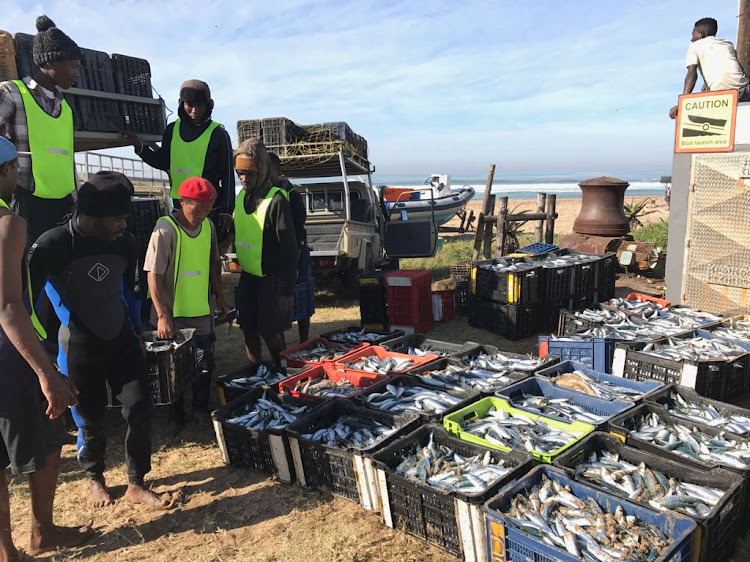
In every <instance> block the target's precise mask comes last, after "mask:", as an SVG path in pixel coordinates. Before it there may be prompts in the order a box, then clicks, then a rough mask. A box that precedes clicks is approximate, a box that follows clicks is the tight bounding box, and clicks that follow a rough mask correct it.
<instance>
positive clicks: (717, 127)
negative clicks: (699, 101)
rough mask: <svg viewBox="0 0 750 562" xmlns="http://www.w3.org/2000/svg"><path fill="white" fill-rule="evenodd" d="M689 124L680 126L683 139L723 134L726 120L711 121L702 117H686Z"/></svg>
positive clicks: (709, 118)
mask: <svg viewBox="0 0 750 562" xmlns="http://www.w3.org/2000/svg"><path fill="white" fill-rule="evenodd" d="M687 118H688V121H689V123H684V124H683V126H682V136H684V137H702V136H715V135H721V134H724V128H725V127H726V125H727V120H726V119H712V118H711V117H703V116H702V115H688V116H687Z"/></svg>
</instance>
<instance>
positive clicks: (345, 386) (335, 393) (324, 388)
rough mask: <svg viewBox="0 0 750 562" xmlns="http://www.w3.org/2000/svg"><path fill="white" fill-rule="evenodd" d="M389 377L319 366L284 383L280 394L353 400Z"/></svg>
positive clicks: (280, 386) (281, 385)
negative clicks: (352, 398)
mask: <svg viewBox="0 0 750 562" xmlns="http://www.w3.org/2000/svg"><path fill="white" fill-rule="evenodd" d="M388 378H389V377H387V376H385V375H378V374H373V373H355V372H343V373H340V372H338V371H336V370H334V369H332V368H331V367H330V366H329V365H318V366H316V367H312V368H310V369H306V370H304V371H302V372H301V373H299V374H297V375H295V376H293V377H290V378H288V379H286V380H285V381H283V382H282V383H281V384H280V385H279V388H280V392H282V393H285V394H291V395H292V396H296V397H298V398H323V399H325V400H331V399H333V398H351V397H353V396H356V395H357V394H359V393H361V392H363V391H365V390H366V389H368V388H370V387H371V386H373V385H376V384H378V383H380V382H383V381H385V380H387V379H388Z"/></svg>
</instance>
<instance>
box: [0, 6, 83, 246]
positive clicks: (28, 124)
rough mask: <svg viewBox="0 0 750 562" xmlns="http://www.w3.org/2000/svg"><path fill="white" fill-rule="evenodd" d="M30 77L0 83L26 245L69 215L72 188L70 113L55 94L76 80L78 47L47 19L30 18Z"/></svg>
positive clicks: (0, 124)
mask: <svg viewBox="0 0 750 562" xmlns="http://www.w3.org/2000/svg"><path fill="white" fill-rule="evenodd" d="M36 28H37V31H38V33H37V34H36V35H35V36H34V42H33V60H34V65H36V66H37V69H36V71H35V72H34V75H33V77H30V76H26V77H24V78H23V80H10V81H7V82H2V83H0V135H2V136H5V137H7V138H9V139H10V140H11V141H12V142H13V143H15V145H16V147H17V148H18V149H19V150H21V151H30V152H31V153H33V156H29V155H24V154H22V155H21V156H19V159H18V185H17V188H16V191H15V194H14V200H13V204H12V206H13V209H14V210H15V211H16V212H17V213H18V214H19V215H20V216H21V217H23V218H24V219H26V222H27V223H28V228H29V236H30V240H29V243H31V242H34V240H36V239H37V238H38V237H39V236H41V235H42V234H43V233H44V232H46V231H48V230H49V229H51V228H53V227H55V226H57V225H58V224H60V223H61V222H62V220H63V218H64V217H65V215H67V214H69V213H70V212H72V210H73V207H74V200H73V196H72V193H73V191H75V189H76V178H75V160H74V152H73V112H72V110H71V109H70V106H69V105H68V103H67V102H66V101H65V100H64V99H63V96H62V94H61V93H60V92H59V91H58V90H57V88H58V87H60V88H62V89H67V88H70V87H71V86H72V85H73V83H74V82H75V81H76V79H77V73H78V66H79V65H80V59H81V57H82V56H83V55H82V53H81V50H80V49H79V48H78V45H76V43H75V42H74V41H73V40H72V39H71V38H70V37H68V36H67V35H65V33H63V32H62V31H60V30H59V29H58V28H57V27H56V26H55V24H54V22H53V21H52V20H51V19H49V18H48V17H47V16H40V17H39V18H37V20H36Z"/></svg>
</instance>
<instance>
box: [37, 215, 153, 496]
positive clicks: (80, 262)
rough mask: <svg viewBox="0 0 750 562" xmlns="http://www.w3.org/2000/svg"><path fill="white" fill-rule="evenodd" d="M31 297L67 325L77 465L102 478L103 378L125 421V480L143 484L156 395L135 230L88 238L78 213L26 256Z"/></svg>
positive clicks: (64, 349) (65, 365)
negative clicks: (145, 345)
mask: <svg viewBox="0 0 750 562" xmlns="http://www.w3.org/2000/svg"><path fill="white" fill-rule="evenodd" d="M29 276H30V277H29V280H30V286H31V294H32V300H34V301H35V302H38V300H39V299H38V297H39V295H40V294H41V292H42V290H46V292H47V295H48V296H49V299H50V301H51V303H52V306H53V307H54V308H55V312H56V313H57V315H58V317H59V318H60V321H61V323H62V326H61V327H60V332H59V336H58V341H59V346H60V347H59V354H58V365H59V367H60V370H61V371H62V372H63V374H65V375H67V376H69V377H71V379H73V382H74V383H75V384H76V386H77V387H78V391H79V393H80V394H79V395H78V406H76V407H75V408H71V409H72V410H73V419H74V420H75V422H76V425H77V426H78V446H77V449H78V461H79V463H80V464H81V467H82V468H83V469H84V470H85V471H86V474H87V475H88V476H89V477H91V478H101V476H102V475H103V473H104V453H105V446H106V442H105V435H104V426H103V421H104V415H105V412H106V408H107V391H106V386H105V381H106V382H109V386H110V388H111V389H112V394H113V395H114V396H116V397H117V399H118V400H119V401H120V403H121V404H122V416H123V418H124V419H125V421H126V422H127V424H128V431H127V435H126V437H125V455H126V461H127V469H128V478H129V480H130V482H131V483H133V484H138V485H142V484H143V477H144V475H145V474H146V473H147V472H149V470H151V408H152V403H151V397H150V395H149V393H148V382H147V367H146V363H145V358H144V355H143V351H142V344H141V340H140V337H139V334H138V333H137V332H139V331H140V298H139V288H138V248H137V243H136V241H135V238H133V236H132V235H131V234H130V233H127V232H126V233H124V234H123V235H122V237H120V238H119V239H117V240H114V241H108V240H100V239H97V238H90V237H87V236H86V235H84V234H83V233H82V232H81V231H80V229H79V228H78V226H77V222H76V217H75V216H74V217H73V218H72V219H71V220H70V221H69V222H67V223H66V224H64V225H63V226H60V227H57V228H53V229H52V230H50V231H48V232H46V233H44V234H43V235H42V236H41V237H40V238H39V239H38V240H37V241H36V243H35V244H34V245H33V246H32V248H31V251H30V252H29Z"/></svg>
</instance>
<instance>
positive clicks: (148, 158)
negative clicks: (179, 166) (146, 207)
mask: <svg viewBox="0 0 750 562" xmlns="http://www.w3.org/2000/svg"><path fill="white" fill-rule="evenodd" d="M174 126H175V123H174V122H173V123H170V124H169V125H167V128H166V129H164V134H163V135H162V136H161V146H160V147H159V148H157V149H153V148H151V147H150V146H149V145H147V144H145V143H144V142H143V141H141V139H140V138H138V135H136V134H135V133H133V132H131V131H125V132H124V133H123V136H124V137H125V138H126V139H128V141H130V143H131V144H132V145H133V148H134V149H135V153H136V154H137V155H138V156H140V158H141V160H143V161H144V162H145V163H146V164H148V165H149V166H151V167H152V168H156V169H157V170H163V171H165V172H166V171H169V164H170V162H169V160H170V159H169V154H170V151H171V146H172V131H173V130H174Z"/></svg>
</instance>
